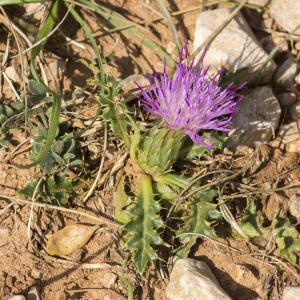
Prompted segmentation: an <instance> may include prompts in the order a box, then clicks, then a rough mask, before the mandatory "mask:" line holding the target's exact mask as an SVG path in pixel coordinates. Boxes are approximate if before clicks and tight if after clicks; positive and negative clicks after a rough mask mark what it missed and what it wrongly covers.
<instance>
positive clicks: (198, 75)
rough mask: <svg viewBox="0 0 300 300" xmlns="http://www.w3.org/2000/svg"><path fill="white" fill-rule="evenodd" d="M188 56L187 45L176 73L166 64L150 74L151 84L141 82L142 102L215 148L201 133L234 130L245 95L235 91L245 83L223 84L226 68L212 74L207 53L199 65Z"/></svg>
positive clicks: (171, 124) (199, 142) (168, 123)
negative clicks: (223, 86)
mask: <svg viewBox="0 0 300 300" xmlns="http://www.w3.org/2000/svg"><path fill="white" fill-rule="evenodd" d="M187 56H188V52H187V46H184V47H182V49H181V51H180V59H179V62H178V64H177V67H176V70H175V73H174V75H173V76H172V77H171V76H169V75H168V74H167V72H166V67H165V68H164V72H163V73H156V72H155V71H153V74H151V75H148V79H149V82H150V85H149V86H147V87H145V88H142V87H141V86H139V85H138V87H139V89H140V91H141V93H142V96H141V104H142V106H143V108H144V109H145V110H146V111H148V112H150V113H152V114H154V115H157V116H159V117H161V118H162V119H163V120H164V122H165V125H166V126H167V127H169V128H170V129H172V130H176V131H177V130H179V131H182V132H184V133H185V134H187V135H188V136H189V137H190V138H191V139H192V140H193V142H194V143H195V144H197V145H203V146H205V147H207V148H211V147H212V146H211V143H210V142H209V141H208V140H207V138H205V137H203V136H201V135H200V133H201V131H205V130H217V131H222V132H227V131H229V130H230V125H231V121H232V115H233V113H234V112H235V111H236V108H237V103H238V102H239V100H240V98H241V97H240V96H239V97H237V96H236V95H235V93H236V92H237V90H239V89H240V88H241V86H238V87H235V88H233V89H232V85H233V83H229V84H228V85H227V86H226V87H225V88H221V86H220V83H221V79H222V75H223V71H219V72H217V73H216V74H214V75H209V74H208V70H209V67H207V68H205V67H204V66H203V59H204V56H205V53H204V54H203V55H202V57H201V59H200V62H199V65H198V66H197V67H196V68H194V66H193V64H194V61H192V62H191V64H188V63H187V62H184V60H185V59H186V58H187Z"/></svg>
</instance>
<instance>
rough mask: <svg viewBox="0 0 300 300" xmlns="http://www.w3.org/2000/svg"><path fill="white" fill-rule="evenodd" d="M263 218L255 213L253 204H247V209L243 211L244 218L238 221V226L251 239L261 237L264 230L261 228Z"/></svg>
mask: <svg viewBox="0 0 300 300" xmlns="http://www.w3.org/2000/svg"><path fill="white" fill-rule="evenodd" d="M262 223H263V217H262V215H261V214H260V213H258V212H257V211H256V206H255V203H254V202H252V201H251V202H249V203H248V206H247V208H246V209H245V210H244V216H243V218H242V219H241V220H240V222H239V225H240V227H241V229H242V230H243V232H244V233H245V234H246V235H247V236H249V237H251V238H253V237H258V236H261V235H262V234H263V233H264V232H265V229H264V228H263V226H262Z"/></svg>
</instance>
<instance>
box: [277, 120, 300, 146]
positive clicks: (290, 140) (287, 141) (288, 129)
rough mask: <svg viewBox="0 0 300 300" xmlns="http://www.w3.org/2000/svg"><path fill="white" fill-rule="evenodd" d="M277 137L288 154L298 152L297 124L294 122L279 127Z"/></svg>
mask: <svg viewBox="0 0 300 300" xmlns="http://www.w3.org/2000/svg"><path fill="white" fill-rule="evenodd" d="M278 137H280V138H281V142H282V143H283V144H284V145H285V146H286V150H287V151H288V152H300V124H299V123H298V122H296V121H294V122H292V123H289V124H286V125H283V126H281V127H280V129H279V131H278Z"/></svg>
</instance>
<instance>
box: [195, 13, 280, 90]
mask: <svg viewBox="0 0 300 300" xmlns="http://www.w3.org/2000/svg"><path fill="white" fill-rule="evenodd" d="M232 10H233V8H221V9H215V10H207V11H204V12H202V13H201V14H200V15H199V16H198V19H197V22H196V30H195V38H194V44H193V50H194V51H195V50H196V49H197V48H198V47H199V46H200V45H201V44H202V43H203V42H204V41H206V39H207V38H208V37H209V36H210V35H211V34H212V33H213V32H214V31H215V30H216V28H218V27H219V26H220V25H221V24H222V23H223V22H224V21H225V20H226V19H227V18H228V16H229V15H230V14H231V13H232ZM199 57H200V55H198V57H197V58H199ZM266 61H268V62H267V63H266ZM265 63H266V64H265ZM204 65H211V66H212V67H211V71H215V70H219V69H220V68H222V67H225V68H226V69H228V70H229V71H231V72H237V71H239V79H240V80H241V81H245V82H247V83H248V85H249V84H250V83H255V82H257V80H259V82H260V83H264V82H269V81H270V80H271V78H272V75H273V72H274V71H275V69H276V64H275V63H274V61H273V60H268V54H267V53H266V52H265V50H264V49H263V48H262V47H261V45H260V44H259V42H258V40H257V39H256V37H255V36H254V34H253V32H252V31H251V29H250V27H249V25H248V24H247V22H246V20H245V19H244V17H243V16H242V14H241V13H238V14H237V15H236V16H235V18H234V19H233V20H232V21H231V22H230V23H229V24H228V25H227V26H226V27H225V28H224V29H223V30H222V32H221V33H220V34H218V36H217V37H216V38H215V39H214V41H213V42H212V43H211V45H210V46H209V49H208V51H207V53H206V56H205V59H204Z"/></svg>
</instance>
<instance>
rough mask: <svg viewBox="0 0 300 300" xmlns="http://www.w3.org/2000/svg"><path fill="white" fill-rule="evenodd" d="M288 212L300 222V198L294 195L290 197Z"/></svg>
mask: <svg viewBox="0 0 300 300" xmlns="http://www.w3.org/2000/svg"><path fill="white" fill-rule="evenodd" d="M289 211H290V213H291V215H292V216H294V217H295V218H297V219H299V220H300V197H299V196H297V195H295V196H293V197H291V199H290V204H289Z"/></svg>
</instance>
